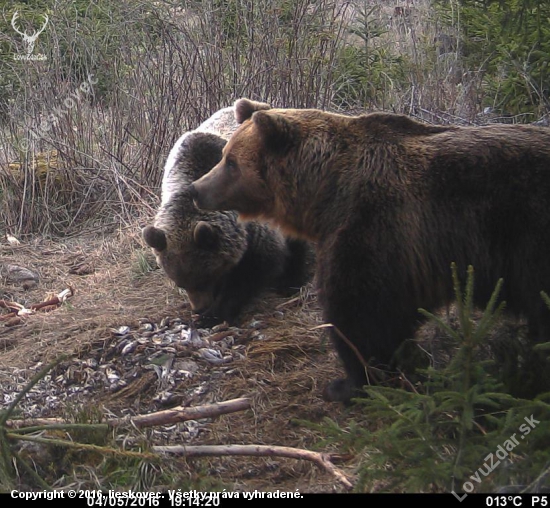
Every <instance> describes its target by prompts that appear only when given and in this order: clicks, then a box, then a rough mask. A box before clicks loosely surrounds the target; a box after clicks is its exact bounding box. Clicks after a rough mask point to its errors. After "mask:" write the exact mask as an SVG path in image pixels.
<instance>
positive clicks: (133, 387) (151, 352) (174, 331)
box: [0, 318, 264, 430]
mask: <svg viewBox="0 0 550 508" xmlns="http://www.w3.org/2000/svg"><path fill="white" fill-rule="evenodd" d="M139 323H140V324H139V327H137V328H135V329H132V328H131V327H129V326H120V327H118V328H116V329H111V336H110V337H109V338H106V339H103V340H101V341H97V342H95V343H93V344H92V347H91V349H90V351H89V352H87V353H84V354H81V355H80V356H79V357H77V358H70V359H67V360H65V361H63V362H61V363H60V364H58V365H57V366H56V367H55V368H53V369H52V370H51V371H50V372H49V373H48V374H47V375H46V376H44V377H43V378H42V379H41V380H40V381H39V382H38V383H37V384H36V385H35V386H34V387H33V388H32V389H31V390H30V391H29V393H27V394H26V395H25V397H24V398H23V400H21V401H20V402H19V404H18V411H17V414H18V417H24V418H39V417H42V418H44V417H54V416H55V417H60V416H62V415H63V414H64V411H65V409H66V408H67V407H70V406H78V405H81V404H85V403H86V402H88V403H96V402H97V403H98V404H99V403H100V404H102V405H103V406H105V407H106V408H109V406H110V403H112V402H116V401H117V400H118V401H121V400H123V401H125V402H126V404H119V406H122V407H123V409H122V412H123V414H128V415H134V414H137V413H140V412H141V413H143V412H151V411H157V410H159V409H165V408H167V407H171V406H174V405H199V404H202V403H209V402H212V401H213V396H212V393H211V392H212V388H213V387H215V386H218V385H219V382H220V379H221V378H223V377H224V376H229V375H231V374H232V372H234V365H233V364H234V362H235V361H236V360H241V359H243V358H244V357H245V348H246V344H247V343H248V342H249V341H251V340H262V339H263V338H264V337H263V335H262V333H261V328H263V325H262V323H261V322H259V321H252V322H251V323H249V324H248V327H246V328H236V327H229V326H227V325H226V324H222V325H217V326H214V327H212V328H194V327H193V326H192V325H191V326H190V325H189V324H187V323H184V322H182V320H181V319H179V318H164V319H163V320H162V321H161V322H160V323H152V322H150V321H148V320H145V319H142V320H140V321H139ZM43 368H44V363H41V362H40V363H37V364H36V365H34V366H33V367H31V368H29V369H13V370H12V371H11V372H6V371H5V372H4V373H3V374H2V378H1V379H2V381H1V383H0V384H1V387H0V394H1V405H2V408H4V409H5V408H6V407H8V406H9V404H10V403H11V402H13V400H14V399H15V397H16V396H17V395H18V394H19V393H20V392H21V391H22V390H23V389H24V387H25V386H26V385H27V384H28V382H29V381H30V379H32V377H33V376H34V375H35V374H36V373H37V372H39V371H40V370H41V369H43ZM186 424H187V425H186V426H187V427H189V429H190V428H191V427H193V426H197V422H194V423H191V422H186ZM195 430H196V429H195Z"/></svg>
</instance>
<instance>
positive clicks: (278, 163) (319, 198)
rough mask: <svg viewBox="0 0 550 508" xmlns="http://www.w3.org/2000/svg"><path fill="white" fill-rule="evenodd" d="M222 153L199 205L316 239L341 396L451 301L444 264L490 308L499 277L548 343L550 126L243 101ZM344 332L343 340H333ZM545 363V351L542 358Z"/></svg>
mask: <svg viewBox="0 0 550 508" xmlns="http://www.w3.org/2000/svg"><path fill="white" fill-rule="evenodd" d="M236 117H237V120H238V122H239V123H242V125H241V126H240V127H239V128H238V129H237V131H236V132H235V133H234V134H233V136H232V137H231V139H230V141H229V142H228V144H227V145H226V147H225V148H224V150H223V159H222V160H221V162H220V163H219V164H218V165H217V166H216V167H214V168H213V169H212V170H211V171H210V172H209V173H208V174H207V175H205V176H203V177H202V178H201V179H199V180H198V181H197V182H195V183H194V184H193V186H192V189H191V194H192V195H193V197H194V200H195V202H196V203H197V205H198V206H199V207H201V208H203V209H207V210H217V209H231V210H236V211H238V212H239V214H240V216H241V217H245V218H248V219H250V218H262V219H265V220H270V221H273V222H274V223H275V224H278V225H279V226H280V227H281V228H282V229H283V231H284V232H285V233H288V234H293V235H295V236H297V237H299V238H307V239H310V240H313V241H316V242H317V269H316V276H317V281H318V285H319V297H320V302H321V305H322V307H323V312H324V319H325V321H326V322H328V323H331V324H333V325H334V326H335V327H336V328H337V330H338V332H337V331H336V330H332V333H331V335H332V339H333V342H334V344H335V346H336V349H337V351H338V353H339V355H340V357H341V359H342V361H343V363H344V367H345V369H346V372H347V376H348V377H347V379H343V380H337V381H335V382H333V383H331V384H330V385H329V387H328V388H327V390H326V392H325V395H326V396H327V398H329V399H330V400H346V399H348V398H349V397H350V396H352V394H353V393H355V390H356V388H358V387H361V386H363V385H364V384H366V382H367V378H366V372H365V363H366V362H368V363H369V364H371V365H373V364H374V365H375V364H377V363H380V364H384V365H387V364H389V363H390V361H391V360H392V356H393V354H394V353H395V351H396V350H397V349H398V347H399V346H400V345H401V344H402V343H403V341H404V340H406V339H408V338H412V337H413V335H414V332H415V331H416V329H417V328H418V326H419V324H420V322H421V319H422V317H421V315H420V313H419V312H418V308H420V307H422V308H424V309H427V310H429V311H435V310H436V309H437V308H438V307H441V306H443V305H446V304H448V303H450V302H451V301H452V299H453V296H454V295H453V288H452V283H451V277H450V265H451V263H452V262H453V261H454V262H456V264H457V266H458V269H459V272H460V273H461V274H462V275H464V273H465V271H466V269H467V266H468V265H473V267H474V269H475V271H476V286H475V294H474V298H475V301H476V303H477V304H480V305H485V304H486V303H487V301H488V299H489V297H490V295H491V292H492V290H493V289H494V287H495V284H496V282H497V280H498V279H499V278H500V277H502V278H504V287H503V291H502V297H503V299H504V300H506V302H507V307H506V308H507V310H508V311H510V312H512V313H514V314H516V315H524V316H525V317H526V318H527V320H528V326H529V337H530V339H531V340H533V341H538V340H541V339H542V340H547V339H549V338H550V311H549V310H548V309H547V308H546V307H545V305H544V303H543V301H542V299H541V297H540V291H541V290H544V291H547V292H548V291H549V290H550V263H549V262H548V253H549V252H550V208H549V207H548V202H549V197H550V130H548V129H545V128H542V127H533V126H520V125H491V126H487V127H456V126H431V125H425V124H422V123H419V122H417V121H415V120H412V119H411V118H408V117H406V116H402V115H394V114H386V113H373V114H369V115H361V116H357V117H350V116H345V115H339V114H333V113H328V112H324V111H319V110H312V109H309V110H296V109H269V106H267V105H265V104H258V103H254V102H252V101H248V100H245V99H242V100H240V101H238V102H237V103H236ZM342 337H345V340H344V339H343V338H342ZM539 356H540V355H539Z"/></svg>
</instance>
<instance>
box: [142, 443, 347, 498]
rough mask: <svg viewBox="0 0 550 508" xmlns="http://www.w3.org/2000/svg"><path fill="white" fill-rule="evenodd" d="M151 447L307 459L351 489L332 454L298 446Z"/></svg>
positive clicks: (193, 452) (178, 451)
mask: <svg viewBox="0 0 550 508" xmlns="http://www.w3.org/2000/svg"><path fill="white" fill-rule="evenodd" d="M151 449H152V450H153V451H154V452H157V453H172V454H175V455H185V456H186V457H212V456H220V455H247V456H253V457H286V458H289V459H298V460H309V461H311V462H313V463H314V464H316V465H317V466H318V467H320V468H321V469H324V470H325V471H326V472H328V473H330V474H331V475H333V476H334V477H335V478H336V479H337V480H338V481H339V482H340V483H342V485H344V487H346V488H347V489H351V488H352V487H353V485H352V483H351V482H350V481H349V480H348V479H347V477H346V476H345V475H344V473H342V471H340V470H339V469H338V468H337V467H336V466H335V465H334V464H333V463H332V462H331V460H332V459H333V458H335V456H334V455H330V454H327V453H318V452H312V451H310V450H302V449H300V448H289V447H287V446H269V445H212V446H208V445H203V446H200V445H199V446H185V445H179V446H153V447H151Z"/></svg>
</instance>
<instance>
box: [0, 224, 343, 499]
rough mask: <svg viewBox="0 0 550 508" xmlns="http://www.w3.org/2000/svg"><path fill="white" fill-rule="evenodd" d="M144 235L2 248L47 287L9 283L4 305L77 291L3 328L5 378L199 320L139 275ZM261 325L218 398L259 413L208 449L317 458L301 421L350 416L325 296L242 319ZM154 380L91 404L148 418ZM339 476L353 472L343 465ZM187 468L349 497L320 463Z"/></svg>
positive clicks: (228, 481)
mask: <svg viewBox="0 0 550 508" xmlns="http://www.w3.org/2000/svg"><path fill="white" fill-rule="evenodd" d="M136 230H137V227H136V228H135V229H134V230H132V231H119V232H117V233H115V234H113V235H112V236H103V237H95V236H88V237H80V238H75V239H73V240H71V241H68V242H66V243H56V242H50V241H45V240H41V241H35V242H33V243H32V244H23V245H21V246H17V247H12V246H8V245H2V246H1V247H0V264H6V263H7V264H17V265H20V266H25V267H28V268H31V269H33V270H35V271H36V272H38V273H39V274H40V278H41V280H40V283H39V285H38V287H37V288H35V289H32V290H29V291H24V290H23V289H21V288H19V287H16V286H13V285H6V284H3V293H4V296H5V297H7V298H10V299H13V300H16V301H18V302H20V303H23V304H30V303H36V302H37V301H41V300H42V298H43V296H44V295H45V293H48V292H54V293H57V292H59V291H61V290H62V289H64V288H65V287H68V286H71V287H73V288H74V290H75V294H74V296H73V297H72V298H70V299H69V301H68V302H67V303H65V304H64V305H63V306H62V307H60V308H58V309H56V310H54V311H52V312H50V313H47V314H41V313H37V314H34V315H32V316H30V317H29V318H28V319H27V320H26V321H25V322H24V324H22V325H20V326H17V327H13V328H8V327H0V340H1V341H2V344H3V346H2V350H1V351H0V379H2V378H3V377H4V376H8V377H9V376H10V373H11V372H13V369H29V376H30V372H31V369H30V368H32V367H33V366H35V365H36V364H37V362H47V361H50V360H52V359H54V358H56V357H58V356H59V355H60V354H67V355H69V356H76V357H80V358H86V355H87V354H88V353H90V352H91V351H92V350H97V348H98V347H99V348H101V347H102V345H107V344H108V343H109V341H111V340H112V332H111V328H117V327H119V326H121V325H128V326H131V327H137V326H138V320H139V319H140V318H147V319H148V320H150V321H151V322H159V321H160V320H161V319H162V318H164V317H166V316H170V317H181V318H182V319H183V320H184V321H190V320H191V313H190V311H189V308H188V306H187V302H186V299H185V297H184V296H182V295H181V294H180V293H179V292H178V291H177V290H176V289H175V288H174V287H172V286H171V284H170V282H169V281H168V280H167V279H166V277H165V276H164V275H163V273H162V272H161V271H160V270H153V271H150V272H147V273H144V274H141V275H139V274H138V273H137V271H136V263H137V261H136V260H137V257H138V254H139V255H140V256H141V255H143V254H144V253H145V254H146V255H148V253H147V251H142V245H141V242H140V240H139V238H138V236H137V234H136V232H135V231H136ZM83 260H85V262H86V263H88V264H89V266H90V267H91V268H92V269H93V273H90V274H88V275H76V274H71V273H69V271H70V269H71V267H72V266H75V263H76V264H77V265H79V266H80V263H81V262H82V261H83ZM252 320H254V321H259V322H261V323H262V327H261V329H260V330H259V332H260V334H261V335H262V338H260V339H256V340H250V341H248V342H247V348H246V355H245V356H246V358H245V359H244V360H240V361H237V362H235V363H234V364H232V368H231V370H230V371H229V372H225V373H224V374H223V376H221V377H220V378H219V379H220V380H219V382H217V384H215V385H214V386H213V389H212V391H211V392H210V394H209V396H208V399H209V400H212V401H214V400H215V401H221V400H228V399H232V398H236V397H241V396H245V397H248V398H250V399H251V400H252V410H249V411H245V412H241V413H236V414H233V415H227V416H224V417H221V418H219V419H217V420H216V421H214V422H212V423H211V425H209V426H208V429H209V430H208V432H207V433H206V434H204V433H203V434H202V436H203V437H202V438H200V443H201V444H202V443H203V444H227V443H234V444H273V445H284V446H295V447H303V448H309V449H311V448H314V447H315V443H316V442H317V441H318V440H319V436H318V434H317V433H316V432H314V431H312V430H310V429H308V428H306V427H304V426H303V425H300V424H298V423H296V420H307V421H312V422H319V421H320V420H321V419H322V418H323V417H326V416H330V417H331V418H336V419H339V420H340V421H341V422H342V423H343V424H345V420H346V418H347V417H348V412H349V410H347V409H345V408H343V407H342V406H340V405H337V404H329V403H326V402H324V401H323V400H322V398H321V392H322V389H323V387H324V385H325V383H327V382H328V381H329V380H330V379H332V378H334V377H336V376H340V375H341V374H342V372H341V371H340V370H339V363H338V360H337V358H336V355H335V353H334V352H333V351H332V348H331V346H330V344H329V343H328V342H327V341H326V340H324V338H323V337H324V336H323V333H322V332H321V331H319V330H312V328H314V327H315V326H316V325H318V324H319V323H320V315H319V309H318V305H317V302H316V296H315V292H314V291H313V290H312V289H311V287H308V288H306V289H305V290H303V293H302V295H301V296H298V297H294V298H287V299H284V298H279V297H276V296H275V295H266V297H265V298H264V299H263V300H262V301H258V302H256V304H254V305H253V306H252V307H251V308H250V309H249V310H248V314H247V315H245V316H243V320H242V325H243V327H247V326H248V325H249V323H250V322H251V321H252ZM149 374H151V373H150V372H149ZM151 375H152V374H151ZM153 378H154V376H153ZM6 379H7V378H6ZM147 379H148V378H147V375H144V376H142V377H141V378H140V379H139V381H138V382H136V384H135V386H134V384H131V385H129V386H128V388H127V389H123V390H121V391H120V392H118V393H116V394H114V395H113V394H112V393H109V392H108V391H105V392H102V393H95V394H94V395H93V400H89V401H83V404H86V403H89V404H92V405H94V406H98V405H99V406H101V407H103V410H104V411H108V412H111V413H115V414H119V415H121V414H122V412H123V411H124V410H125V409H127V408H129V407H132V408H133V409H135V410H137V411H140V410H141V411H145V410H146V408H150V407H152V405H153V403H152V400H151V399H152V397H153V395H154V394H155V379H149V381H150V383H149V384H147ZM138 385H139V386H138ZM172 444H180V443H177V442H176V443H172ZM195 444H198V443H197V442H196V441H195ZM339 466H340V467H344V469H345V465H341V464H340V465H339ZM182 467H183V468H185V469H188V470H189V474H190V475H193V474H195V475H199V476H200V475H202V474H204V471H208V475H209V477H210V478H211V479H213V480H219V481H220V482H221V483H222V484H223V485H224V486H227V485H229V486H230V487H232V488H238V489H241V490H254V489H259V490H275V489H284V490H292V491H294V490H295V489H297V488H298V489H300V491H301V492H305V491H314V492H319V491H325V492H326V491H332V490H334V489H340V487H339V486H334V479H333V478H332V477H330V476H329V475H326V474H325V473H324V472H321V471H320V470H318V469H317V468H316V467H315V466H313V465H312V464H310V463H305V462H299V461H294V460H290V459H278V458H276V457H274V458H246V457H240V458H232V457H223V458H209V459H200V460H189V461H187V462H186V461H182ZM348 469H349V468H348Z"/></svg>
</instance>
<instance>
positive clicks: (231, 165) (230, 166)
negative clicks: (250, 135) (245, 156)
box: [225, 157, 238, 172]
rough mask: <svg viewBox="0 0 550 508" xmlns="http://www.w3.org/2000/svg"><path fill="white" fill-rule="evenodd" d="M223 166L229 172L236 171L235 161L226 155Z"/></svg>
mask: <svg viewBox="0 0 550 508" xmlns="http://www.w3.org/2000/svg"><path fill="white" fill-rule="evenodd" d="M225 168H226V169H227V170H228V171H231V172H234V171H238V166H237V161H236V160H235V159H233V158H232V157H231V158H229V157H228V158H227V159H226V161H225Z"/></svg>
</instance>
